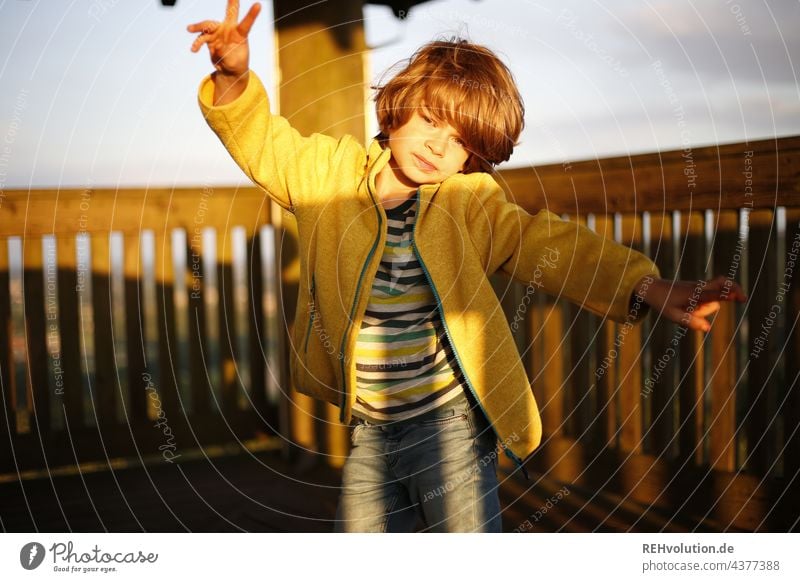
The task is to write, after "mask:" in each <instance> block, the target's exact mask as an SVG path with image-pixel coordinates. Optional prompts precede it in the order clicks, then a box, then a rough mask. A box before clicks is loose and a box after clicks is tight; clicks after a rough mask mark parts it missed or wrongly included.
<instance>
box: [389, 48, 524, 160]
mask: <svg viewBox="0 0 800 582" xmlns="http://www.w3.org/2000/svg"><path fill="white" fill-rule="evenodd" d="M405 63H406V64H405V67H404V68H403V69H402V70H401V71H400V72H399V73H397V74H396V75H395V76H394V77H392V79H390V80H389V81H388V82H387V83H386V84H384V85H378V86H375V87H373V89H375V90H376V94H375V108H376V113H377V116H378V125H379V127H380V129H381V134H382V136H383V137H386V136H388V135H389V131H390V130H392V129H396V128H398V127H400V126H402V125H403V124H405V123H406V122H407V121H408V119H409V117H410V116H411V113H412V112H413V111H414V110H415V109H416V108H418V107H420V106H421V105H422V104H423V103H424V104H425V108H426V109H427V110H428V111H429V112H430V114H431V115H433V116H434V117H436V118H437V119H440V120H445V121H446V122H447V123H449V124H450V125H452V126H453V127H454V128H455V129H456V130H457V131H458V132H459V134H460V137H461V138H462V140H463V141H464V143H465V145H466V148H467V150H468V151H469V153H470V156H469V159H468V160H467V163H466V164H465V166H464V173H465V174H466V173H469V172H478V171H483V172H491V171H493V169H494V166H495V165H496V164H499V163H500V162H504V161H506V160H508V158H509V157H511V153H512V152H513V151H514V146H515V145H517V140H518V138H519V134H520V132H521V131H522V128H523V126H524V123H525V122H524V116H525V106H524V104H523V102H522V97H521V96H520V94H519V90H518V89H517V85H516V83H515V82H514V77H513V75H512V74H511V71H510V70H509V69H508V67H506V65H505V64H504V63H503V62H502V61H501V60H500V59H499V58H498V56H497V55H496V54H494V53H493V52H492V51H491V50H489V49H488V48H486V47H484V46H481V45H477V44H473V43H471V42H468V41H466V40H463V39H459V38H455V39H452V40H437V41H433V42H430V43H428V44H426V45H423V46H422V47H420V48H419V49H418V50H417V51H416V52H415V53H414V54H413V55H412V56H411V58H410V59H409V60H408V61H405Z"/></svg>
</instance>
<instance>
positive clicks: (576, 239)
mask: <svg viewBox="0 0 800 582" xmlns="http://www.w3.org/2000/svg"><path fill="white" fill-rule="evenodd" d="M468 213H469V216H468V220H469V224H470V229H469V232H470V235H471V236H472V239H473V244H475V246H476V247H477V248H478V249H480V252H481V253H482V255H483V256H484V257H485V260H486V265H485V267H486V271H487V273H488V274H492V273H495V272H497V271H501V272H503V273H505V274H507V275H509V276H510V277H513V278H514V279H516V280H518V281H520V282H521V283H523V284H526V285H532V286H534V287H535V288H538V289H541V290H542V291H545V292H547V293H549V294H551V295H555V296H557V297H564V298H565V299H568V300H570V301H572V302H573V303H576V304H578V305H579V306H581V307H582V308H584V309H587V310H589V311H591V312H592V313H594V314H596V315H600V316H607V317H609V318H611V319H612V320H614V321H619V322H624V321H626V320H629V321H638V320H640V319H641V318H642V317H644V315H646V314H647V313H648V311H649V307H648V305H647V304H642V305H641V307H639V308H637V309H632V308H631V299H632V297H633V293H634V290H635V288H636V285H637V284H638V282H639V281H640V280H641V279H642V278H643V277H647V276H651V277H654V278H658V277H659V276H660V274H659V270H658V267H657V266H656V265H655V263H653V262H652V261H651V260H650V259H648V258H647V257H646V256H645V255H643V254H642V253H639V252H637V251H635V250H633V249H630V248H628V247H626V246H624V245H621V244H619V243H616V242H614V241H612V240H609V239H607V238H605V237H602V236H600V235H598V234H596V233H594V232H593V231H592V230H590V229H588V228H586V227H584V226H582V225H580V224H578V223H575V222H571V221H566V220H562V219H561V218H559V217H558V216H557V215H556V214H553V213H552V212H549V211H547V210H541V211H539V212H537V213H536V214H535V215H531V214H529V213H528V212H526V211H525V210H524V209H523V208H522V207H520V206H518V205H517V204H514V203H512V202H509V201H508V200H507V199H506V196H505V193H504V192H503V190H502V188H500V186H499V185H498V184H497V183H496V182H495V181H494V179H493V178H491V176H489V175H486V179H485V180H483V181H482V182H481V185H480V187H479V188H478V189H477V191H476V192H475V196H474V197H473V199H472V200H471V203H470V205H469V208H468Z"/></svg>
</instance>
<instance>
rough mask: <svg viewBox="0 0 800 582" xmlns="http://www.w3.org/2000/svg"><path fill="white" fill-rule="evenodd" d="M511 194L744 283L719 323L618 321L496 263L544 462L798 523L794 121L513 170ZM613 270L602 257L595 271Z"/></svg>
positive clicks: (684, 275)
mask: <svg viewBox="0 0 800 582" xmlns="http://www.w3.org/2000/svg"><path fill="white" fill-rule="evenodd" d="M498 178H499V181H500V182H501V183H503V185H504V187H505V188H506V189H507V191H508V192H509V194H510V196H511V197H515V198H516V201H517V202H518V203H519V204H520V205H522V206H523V207H525V208H526V209H528V210H529V211H531V212H534V211H536V210H537V209H539V208H548V209H550V210H551V211H553V212H556V213H559V214H563V215H566V216H568V217H569V218H571V219H572V220H577V221H579V222H582V223H584V224H587V225H588V226H590V227H591V228H593V229H595V230H596V231H597V232H598V233H601V234H603V235H604V236H607V237H609V238H612V239H614V240H617V241H619V242H622V243H624V244H626V245H629V246H631V247H633V248H635V249H637V250H640V251H643V252H644V253H645V254H647V255H648V256H650V257H651V258H653V259H654V260H655V262H656V263H657V264H658V266H659V268H660V270H661V273H662V277H664V278H673V277H676V278H680V279H689V280H701V279H708V278H711V277H712V276H716V275H727V276H729V277H732V278H733V279H735V280H737V281H739V282H740V283H741V284H742V286H743V287H744V288H745V290H746V292H747V294H748V301H747V303H746V304H745V305H732V304H723V306H722V309H721V311H720V312H719V313H718V314H717V315H716V317H715V319H714V324H713V330H712V332H711V333H710V334H708V335H707V336H704V335H703V334H701V333H699V332H690V331H687V330H686V329H685V328H681V327H678V326H677V325H675V324H672V323H670V322H667V321H665V320H664V319H663V318H662V319H658V318H656V317H654V316H653V315H651V316H650V317H648V318H647V320H645V322H644V323H643V325H641V326H639V327H631V326H626V325H624V324H615V323H613V322H610V321H608V320H605V321H602V320H601V319H600V318H598V317H595V316H593V315H591V314H588V313H585V312H582V311H580V310H579V309H577V308H576V307H575V306H573V305H570V304H566V303H564V302H560V301H559V302H554V301H553V299H552V298H550V297H546V296H543V295H537V296H535V297H533V298H528V299H524V300H523V298H524V294H525V289H524V286H523V285H521V284H518V283H514V284H512V285H509V284H508V283H507V282H506V281H502V280H498V281H496V290H497V291H498V293H500V294H505V297H504V307H505V308H506V310H507V315H508V317H509V319H512V318H513V317H514V314H515V312H516V313H517V314H518V313H519V310H520V307H521V306H522V305H525V304H530V305H531V308H530V309H528V310H527V314H526V315H527V317H526V322H527V325H526V326H520V331H519V333H518V334H517V336H518V337H517V339H518V345H519V347H520V349H521V353H522V354H523V357H524V358H525V359H526V362H527V364H528V370H529V374H530V378H531V379H532V385H533V390H534V393H535V395H536V397H537V401H538V402H539V404H540V407H541V408H542V414H543V424H544V431H545V439H544V444H543V446H542V447H541V449H540V450H539V451H538V452H537V453H536V454H535V455H534V457H533V458H532V460H531V461H530V465H531V467H532V468H533V469H534V470H536V471H537V472H538V473H540V474H543V475H545V476H550V477H555V478H556V479H558V480H560V481H563V482H567V483H572V482H575V483H580V484H583V485H586V486H587V487H590V488H593V489H594V490H596V491H613V492H614V493H616V494H618V495H620V496H621V497H622V498H623V499H630V500H634V501H637V502H640V503H645V504H647V505H653V506H662V507H663V508H665V509H667V510H675V511H676V512H687V511H689V512H693V513H694V514H695V515H699V516H701V517H703V516H705V518H706V519H707V521H708V522H709V523H713V524H716V525H712V526H710V527H720V528H730V529H743V530H754V529H770V530H777V531H784V530H786V529H787V528H789V527H792V526H793V527H798V521H797V520H798V517H799V516H800V510H798V501H799V500H800V499H799V496H798V494H797V493H796V492H797V491H798V489H797V484H796V478H797V476H798V471H800V433H798V426H800V380H798V372H799V371H800V329H798V313H800V280H799V279H800V139H799V138H784V139H778V140H766V141H759V142H753V143H741V144H732V145H724V146H715V147H705V148H701V149H686V150H683V151H674V152H661V153H657V154H648V155H639V156H633V157H624V158H613V159H603V160H593V161H586V162H579V163H575V162H573V163H570V164H559V165H550V166H545V167H536V168H533V169H532V170H531V169H527V170H526V169H520V170H511V171H504V172H501V174H500V176H499V177H498ZM597 276H598V277H602V276H603V274H602V273H598V274H597Z"/></svg>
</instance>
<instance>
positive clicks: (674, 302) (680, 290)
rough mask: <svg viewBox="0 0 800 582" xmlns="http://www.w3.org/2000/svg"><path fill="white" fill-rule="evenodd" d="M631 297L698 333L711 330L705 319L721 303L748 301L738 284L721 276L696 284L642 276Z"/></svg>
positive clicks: (716, 309)
mask: <svg viewBox="0 0 800 582" xmlns="http://www.w3.org/2000/svg"><path fill="white" fill-rule="evenodd" d="M634 298H639V300H640V301H644V302H645V303H647V304H648V305H649V306H650V307H652V308H653V309H654V310H656V311H660V312H661V313H662V314H663V315H664V317H666V318H667V319H669V320H671V321H674V322H675V323H679V324H680V325H682V326H684V327H688V328H689V329H694V330H698V331H709V330H710V329H711V323H710V322H709V321H708V320H707V319H706V317H708V316H709V315H712V314H714V313H716V312H717V311H719V309H720V301H740V302H741V301H745V300H746V299H747V297H746V296H745V294H744V291H742V288H741V287H740V286H739V285H738V284H737V283H734V282H733V281H731V280H730V279H727V278H726V277H723V276H719V277H716V278H715V279H711V280H710V281H698V282H696V283H694V282H692V281H670V280H667V279H655V278H652V277H651V278H647V277H645V278H643V279H642V280H641V281H639V284H638V285H637V286H636V291H635V294H634Z"/></svg>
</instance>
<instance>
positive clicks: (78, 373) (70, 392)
mask: <svg viewBox="0 0 800 582" xmlns="http://www.w3.org/2000/svg"><path fill="white" fill-rule="evenodd" d="M56 245H57V254H58V322H57V326H56V325H53V326H48V333H59V335H60V338H61V341H60V343H61V360H62V362H63V368H64V375H63V376H64V405H65V406H66V414H67V421H68V423H69V427H70V430H75V429H78V428H80V427H83V426H88V425H90V424H91V422H92V421H93V416H94V415H93V414H92V405H93V403H92V401H91V398H90V394H89V392H88V387H87V386H85V385H84V382H83V374H82V370H81V362H82V361H83V358H82V355H81V353H82V349H81V348H82V339H81V326H82V325H83V322H82V321H81V318H80V315H79V312H78V294H77V291H76V288H77V284H78V277H77V272H76V265H77V262H76V257H77V248H76V240H75V235H72V236H68V237H63V238H59V239H57V242H56ZM45 275H46V276H45V280H46V283H47V284H48V285H49V283H50V281H49V278H50V273H45ZM48 290H49V289H48ZM54 299H55V298H54ZM46 301H47V302H49V301H50V299H49V298H46ZM48 317H49V314H48ZM50 323H55V322H50ZM87 331H88V330H87Z"/></svg>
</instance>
